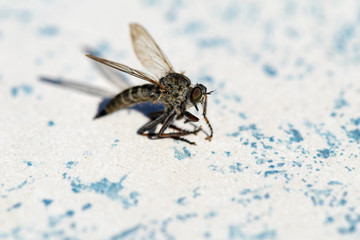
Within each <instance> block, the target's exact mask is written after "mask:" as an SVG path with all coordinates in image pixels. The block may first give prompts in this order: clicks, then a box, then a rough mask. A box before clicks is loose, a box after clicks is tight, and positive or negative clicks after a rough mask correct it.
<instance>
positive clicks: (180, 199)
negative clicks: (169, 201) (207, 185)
mask: <svg viewBox="0 0 360 240" xmlns="http://www.w3.org/2000/svg"><path fill="white" fill-rule="evenodd" d="M185 199H186V197H181V198H179V199H178V200H176V203H177V204H179V205H185V204H186V203H185Z"/></svg>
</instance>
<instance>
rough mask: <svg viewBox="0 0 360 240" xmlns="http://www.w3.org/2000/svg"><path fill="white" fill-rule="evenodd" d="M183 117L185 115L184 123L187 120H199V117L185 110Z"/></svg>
mask: <svg viewBox="0 0 360 240" xmlns="http://www.w3.org/2000/svg"><path fill="white" fill-rule="evenodd" d="M185 117H186V120H185V123H187V122H198V121H199V119H198V118H197V117H195V116H194V115H192V114H191V113H189V112H185Z"/></svg>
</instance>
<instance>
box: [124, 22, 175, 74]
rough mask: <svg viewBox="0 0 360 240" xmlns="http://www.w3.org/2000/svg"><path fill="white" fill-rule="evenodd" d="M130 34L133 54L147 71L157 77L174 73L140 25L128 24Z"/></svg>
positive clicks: (165, 58)
mask: <svg viewBox="0 0 360 240" xmlns="http://www.w3.org/2000/svg"><path fill="white" fill-rule="evenodd" d="M130 34H131V39H132V44H133V48H134V51H135V54H136V56H137V58H138V59H139V61H140V62H141V64H142V65H143V66H144V67H145V68H146V69H147V70H149V71H150V72H151V73H153V74H154V75H156V76H157V77H164V76H165V75H166V74H167V73H169V72H175V71H174V68H173V66H172V65H171V63H170V62H169V60H168V58H167V57H166V56H165V54H164V53H163V52H162V51H161V49H160V48H159V46H158V45H157V44H156V42H155V41H154V39H153V38H152V37H151V36H150V34H149V33H148V32H147V31H146V30H145V29H144V28H143V27H142V26H141V25H139V24H137V23H132V24H130Z"/></svg>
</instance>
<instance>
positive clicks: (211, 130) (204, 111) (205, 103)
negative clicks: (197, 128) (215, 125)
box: [203, 95, 213, 141]
mask: <svg viewBox="0 0 360 240" xmlns="http://www.w3.org/2000/svg"><path fill="white" fill-rule="evenodd" d="M206 105H207V95H205V102H204V110H203V116H204V119H205V121H206V123H207V124H208V126H209V128H210V135H209V136H207V137H206V138H205V139H206V140H209V141H211V139H212V137H213V129H212V127H211V124H210V122H209V119H208V118H207V117H206V108H207V107H206Z"/></svg>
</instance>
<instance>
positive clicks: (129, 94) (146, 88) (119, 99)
mask: <svg viewBox="0 0 360 240" xmlns="http://www.w3.org/2000/svg"><path fill="white" fill-rule="evenodd" d="M158 91H159V90H158V86H156V85H152V84H145V85H142V86H136V87H132V88H129V89H126V90H124V91H123V92H121V93H119V94H118V95H116V96H115V97H114V98H113V99H111V100H110V102H109V103H108V104H107V105H106V106H105V107H104V109H103V110H102V111H101V112H99V113H98V114H97V115H96V116H95V118H99V117H102V116H105V115H107V114H110V113H113V112H115V111H118V110H120V109H122V108H126V107H129V106H132V105H135V104H138V103H142V102H149V101H156V100H158V98H159V94H158Z"/></svg>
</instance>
